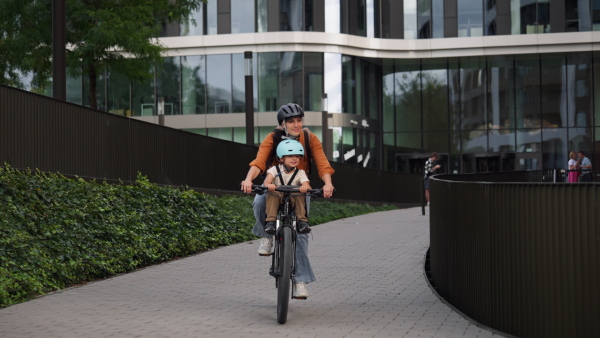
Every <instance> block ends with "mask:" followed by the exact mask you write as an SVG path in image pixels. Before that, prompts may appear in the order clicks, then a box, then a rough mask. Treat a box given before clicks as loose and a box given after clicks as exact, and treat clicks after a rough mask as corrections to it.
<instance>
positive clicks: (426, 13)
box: [417, 0, 441, 39]
mask: <svg viewBox="0 0 600 338" xmlns="http://www.w3.org/2000/svg"><path fill="white" fill-rule="evenodd" d="M440 2H441V1H440ZM417 38H418V39H430V38H431V0H417Z"/></svg>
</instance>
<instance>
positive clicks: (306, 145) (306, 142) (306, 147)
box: [304, 129, 312, 176]
mask: <svg viewBox="0 0 600 338" xmlns="http://www.w3.org/2000/svg"><path fill="white" fill-rule="evenodd" d="M304 153H305V154H306V158H307V159H308V170H306V176H310V173H311V172H312V154H311V152H310V133H309V132H308V130H306V129H304Z"/></svg>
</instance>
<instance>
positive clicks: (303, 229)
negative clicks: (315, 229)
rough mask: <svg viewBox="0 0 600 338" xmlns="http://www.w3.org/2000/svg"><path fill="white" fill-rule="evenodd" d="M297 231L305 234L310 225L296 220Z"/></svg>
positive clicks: (308, 230)
mask: <svg viewBox="0 0 600 338" xmlns="http://www.w3.org/2000/svg"><path fill="white" fill-rule="evenodd" d="M297 225H298V233H301V234H307V233H309V232H310V227H309V225H308V223H307V222H304V221H298V224H297Z"/></svg>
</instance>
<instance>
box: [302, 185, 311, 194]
mask: <svg viewBox="0 0 600 338" xmlns="http://www.w3.org/2000/svg"><path fill="white" fill-rule="evenodd" d="M308 189H311V187H310V185H308V184H303V185H301V186H300V192H301V193H303V194H306V192H307V191H308Z"/></svg>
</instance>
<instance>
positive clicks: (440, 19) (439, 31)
mask: <svg viewBox="0 0 600 338" xmlns="http://www.w3.org/2000/svg"><path fill="white" fill-rule="evenodd" d="M431 17H432V20H433V25H432V27H433V36H432V38H434V39H441V38H443V37H444V2H443V1H435V0H432V2H431Z"/></svg>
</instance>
